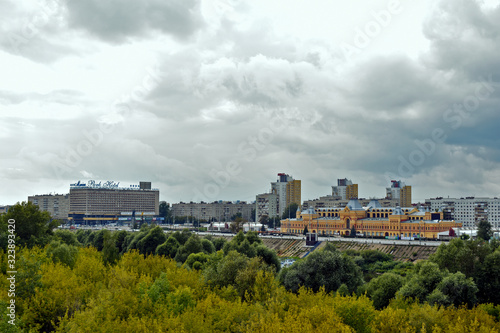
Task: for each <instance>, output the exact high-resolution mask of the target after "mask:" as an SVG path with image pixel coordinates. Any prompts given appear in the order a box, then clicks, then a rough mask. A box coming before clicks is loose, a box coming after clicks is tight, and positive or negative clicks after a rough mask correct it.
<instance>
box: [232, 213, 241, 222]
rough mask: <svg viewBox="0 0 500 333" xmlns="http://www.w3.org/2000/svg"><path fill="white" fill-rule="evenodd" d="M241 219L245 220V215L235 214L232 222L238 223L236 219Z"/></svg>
mask: <svg viewBox="0 0 500 333" xmlns="http://www.w3.org/2000/svg"><path fill="white" fill-rule="evenodd" d="M238 218H240V221H241V219H243V215H241V213H239V212H238V213H236V214H234V215H233V216H231V221H236V219H238Z"/></svg>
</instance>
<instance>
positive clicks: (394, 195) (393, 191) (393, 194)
mask: <svg viewBox="0 0 500 333" xmlns="http://www.w3.org/2000/svg"><path fill="white" fill-rule="evenodd" d="M386 199H389V200H394V199H395V200H399V205H400V206H401V207H411V206H412V204H411V186H409V185H406V184H405V183H403V182H402V181H401V180H391V186H390V187H387V188H386Z"/></svg>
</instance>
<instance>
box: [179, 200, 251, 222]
mask: <svg viewBox="0 0 500 333" xmlns="http://www.w3.org/2000/svg"><path fill="white" fill-rule="evenodd" d="M253 209H255V204H252V203H246V202H245V201H235V202H232V201H214V202H209V203H207V202H199V203H198V202H188V203H184V202H180V203H175V204H172V215H173V216H174V217H175V216H192V217H195V218H196V219H198V220H206V221H217V222H229V221H230V220H231V217H232V216H234V215H236V214H238V213H240V214H241V217H242V218H244V219H245V220H247V221H253V220H254V218H255V216H254V215H253V214H252V211H253Z"/></svg>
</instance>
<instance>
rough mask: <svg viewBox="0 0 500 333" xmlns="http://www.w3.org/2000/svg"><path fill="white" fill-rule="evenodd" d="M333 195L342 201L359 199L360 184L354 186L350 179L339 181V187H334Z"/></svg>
mask: <svg viewBox="0 0 500 333" xmlns="http://www.w3.org/2000/svg"><path fill="white" fill-rule="evenodd" d="M332 195H333V196H334V197H340V199H342V200H351V199H353V198H357V197H358V184H353V183H352V181H351V180H350V179H347V178H344V179H337V186H332Z"/></svg>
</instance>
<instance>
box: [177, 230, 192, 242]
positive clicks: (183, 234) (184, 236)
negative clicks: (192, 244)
mask: <svg viewBox="0 0 500 333" xmlns="http://www.w3.org/2000/svg"><path fill="white" fill-rule="evenodd" d="M191 235H192V233H191V231H189V230H187V229H183V230H182V231H176V232H174V233H173V234H172V237H174V238H175V239H177V241H178V242H179V244H180V245H184V244H185V243H186V242H187V240H188V239H189V237H191Z"/></svg>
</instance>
